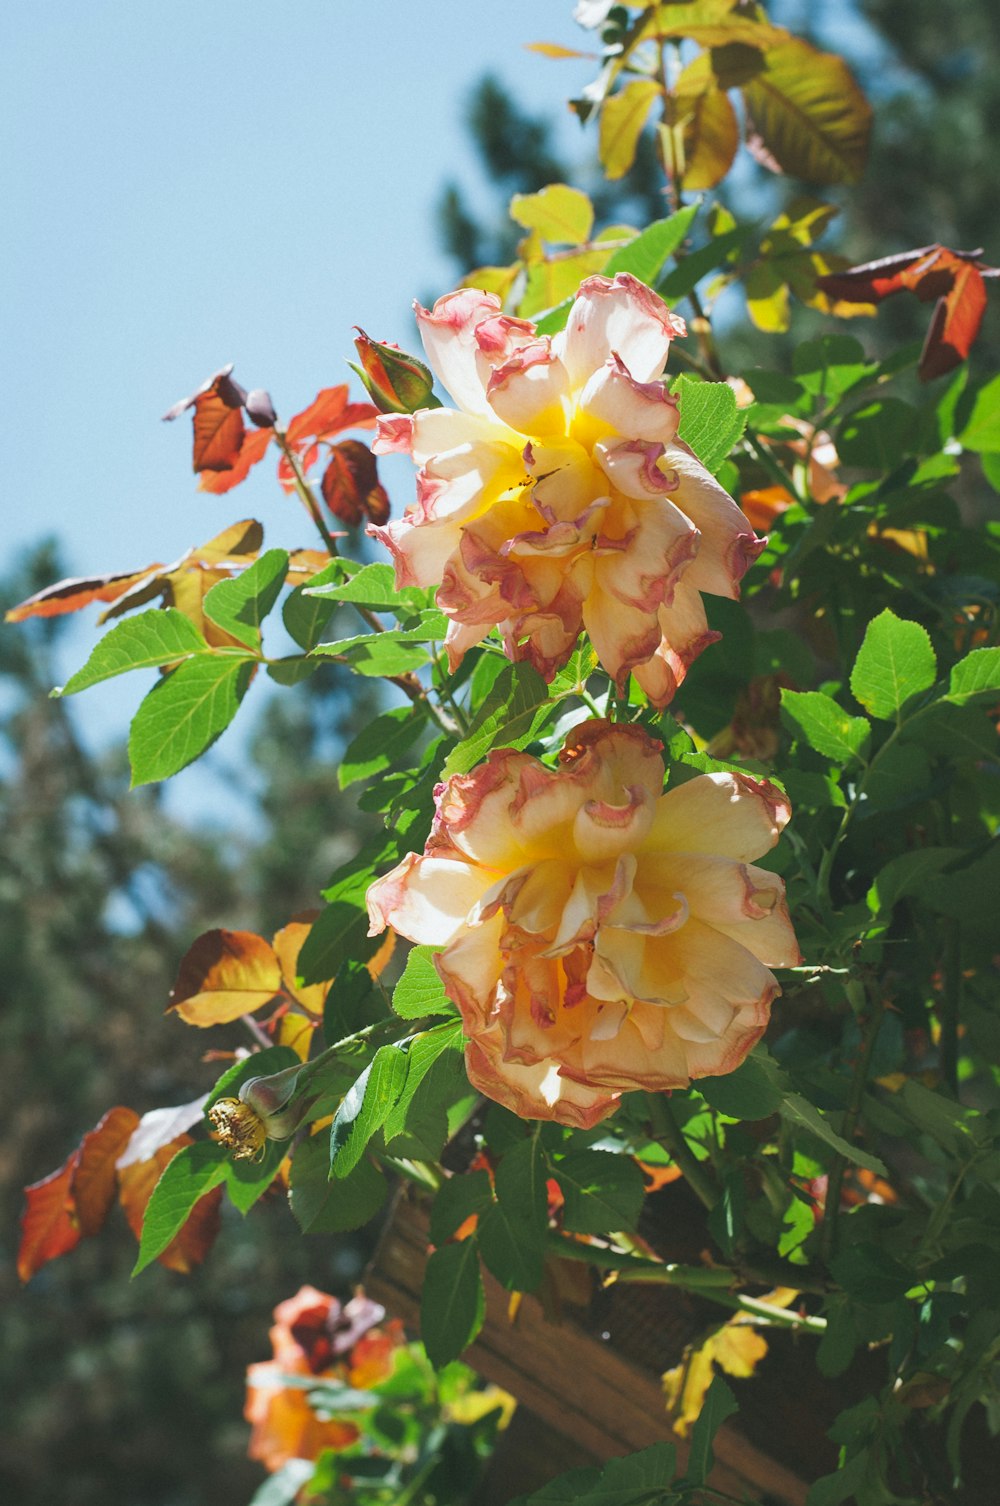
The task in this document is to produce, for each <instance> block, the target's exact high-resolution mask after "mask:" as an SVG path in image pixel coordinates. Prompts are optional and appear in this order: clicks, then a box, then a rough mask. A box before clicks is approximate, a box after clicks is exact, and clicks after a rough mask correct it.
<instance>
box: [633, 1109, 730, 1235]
mask: <svg viewBox="0 0 1000 1506" xmlns="http://www.w3.org/2000/svg"><path fill="white" fill-rule="evenodd" d="M646 1102H647V1103H648V1104H649V1117H650V1122H651V1124H652V1127H653V1135H654V1138H655V1139H656V1140H658V1141H659V1143H660V1144H661V1145H662V1146H663V1147H664V1149H665V1150H668V1151H669V1152H670V1157H671V1160H672V1161H673V1163H674V1165H675V1166H676V1167H677V1168H678V1170H679V1171H680V1173H681V1175H682V1176H683V1178H684V1180H685V1182H687V1184H688V1186H689V1187H690V1188H691V1191H692V1192H693V1193H694V1194H695V1195H696V1196H697V1198H698V1199H699V1201H700V1202H702V1203H703V1204H704V1206H705V1207H706V1208H708V1209H709V1211H711V1210H712V1209H713V1208H714V1207H715V1205H716V1203H717V1202H718V1193H717V1192H716V1189H715V1184H714V1182H713V1180H712V1176H711V1174H710V1172H709V1171H708V1170H707V1168H706V1167H705V1166H703V1165H702V1163H701V1162H700V1161H699V1160H698V1159H697V1157H696V1156H695V1154H694V1152H693V1151H692V1149H691V1147H690V1146H689V1145H688V1143H687V1140H686V1139H685V1138H684V1131H683V1130H682V1129H681V1127H680V1125H679V1124H678V1123H677V1120H676V1118H675V1116H674V1111H673V1109H672V1108H671V1106H670V1100H669V1098H668V1097H667V1096H666V1095H665V1094H663V1093H647V1094H646Z"/></svg>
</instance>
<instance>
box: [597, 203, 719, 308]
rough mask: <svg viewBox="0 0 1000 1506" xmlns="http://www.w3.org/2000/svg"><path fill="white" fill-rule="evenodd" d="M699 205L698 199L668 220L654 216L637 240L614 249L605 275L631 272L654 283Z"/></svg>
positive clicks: (683, 235)
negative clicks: (654, 218) (656, 218)
mask: <svg viewBox="0 0 1000 1506" xmlns="http://www.w3.org/2000/svg"><path fill="white" fill-rule="evenodd" d="M698 208H699V206H698V203H697V202H695V203H693V204H688V205H686V207H685V208H684V209H680V210H678V212H677V213H676V214H671V215H669V216H668V217H667V218H666V219H665V220H654V221H653V223H652V224H651V225H648V226H647V227H646V229H645V230H643V232H642V233H641V235H637V236H636V238H635V240H634V241H630V242H629V244H628V245H627V246H621V247H620V248H619V249H618V250H617V251H615V252H614V254H613V255H612V256H611V258H610V259H609V261H608V264H607V266H606V267H605V268H604V276H605V277H614V276H615V274H616V273H618V272H631V274H632V276H633V277H638V279H639V281H640V282H644V283H646V284H647V286H649V287H652V286H653V284H654V283H655V281H656V279H657V277H659V275H660V270H661V268H662V267H663V263H664V262H665V261H666V259H667V257H668V256H672V255H673V253H674V252H675V251H676V250H677V248H678V246H680V245H681V244H682V242H683V241H684V240H685V238H686V236H687V234H688V231H689V230H690V229H691V225H692V222H693V221H694V217H695V215H696V214H697V213H698Z"/></svg>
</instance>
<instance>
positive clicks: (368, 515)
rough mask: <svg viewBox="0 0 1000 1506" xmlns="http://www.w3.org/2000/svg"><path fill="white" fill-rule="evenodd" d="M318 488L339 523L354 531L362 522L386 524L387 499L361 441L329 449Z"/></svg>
mask: <svg viewBox="0 0 1000 1506" xmlns="http://www.w3.org/2000/svg"><path fill="white" fill-rule="evenodd" d="M321 487H322V491H323V500H324V502H325V503H326V505H327V507H328V508H329V509H330V511H331V512H332V513H333V515H334V517H336V518H339V519H340V520H341V522H342V523H347V524H348V525H349V526H350V527H352V528H357V527H358V525H359V524H361V523H363V522H364V521H365V519H368V520H369V521H370V522H372V523H387V522H388V520H389V498H388V496H387V495H386V491H385V488H384V487H383V486H381V485H380V484H379V479H378V466H377V464H376V461H375V456H374V455H373V454H372V452H371V450H370V449H369V448H368V446H367V445H366V444H362V443H361V441H360V439H344V440H342V441H341V442H340V444H335V445H332V446H331V448H330V462H329V464H328V466H327V468H326V470H325V471H324V472H323V480H322V482H321Z"/></svg>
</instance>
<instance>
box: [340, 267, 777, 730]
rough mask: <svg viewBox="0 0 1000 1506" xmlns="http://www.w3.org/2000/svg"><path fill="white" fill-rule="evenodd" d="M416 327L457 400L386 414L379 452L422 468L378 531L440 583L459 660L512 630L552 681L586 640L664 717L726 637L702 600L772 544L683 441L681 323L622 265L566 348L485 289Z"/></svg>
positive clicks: (425, 579) (401, 579) (514, 652)
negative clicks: (672, 382) (409, 501)
mask: <svg viewBox="0 0 1000 1506" xmlns="http://www.w3.org/2000/svg"><path fill="white" fill-rule="evenodd" d="M417 321H418V324H419V326H420V332H421V336H422V338H423V343H424V348H425V350H426V353H427V359H428V361H429V362H430V365H431V366H432V367H433V369H434V372H435V374H436V375H437V377H438V378H439V380H440V381H441V382H442V383H443V385H444V387H445V388H446V389H447V391H448V392H449V393H450V394H451V396H452V398H453V400H454V402H455V404H456V406H455V407H454V408H440V407H439V408H422V409H420V410H419V411H417V412H416V413H414V414H412V415H410V414H405V413H404V414H393V415H391V416H389V417H383V418H381V419H380V420H379V425H378V433H377V436H376V440H375V444H374V449H375V451H376V453H381V454H386V453H390V452H392V451H408V452H409V453H410V454H412V456H413V459H414V461H415V462H416V464H417V466H418V467H419V470H418V475H417V499H416V502H415V503H414V504H413V505H412V506H411V507H410V508H409V509H408V510H407V512H406V514H405V515H404V516H403V517H402V518H401V519H398V520H396V521H393V522H390V523H388V524H386V525H385V526H383V527H372V528H371V529H370V530H369V532H371V533H372V534H374V535H375V536H377V537H378V538H380V539H382V540H383V542H384V543H385V544H386V545H387V547H388V548H389V549H390V551H391V552H392V554H393V556H394V559H395V563H396V577H397V583H398V584H399V585H400V586H406V585H418V586H423V587H436V588H437V601H438V605H439V606H440V607H441V608H442V610H443V611H444V612H445V613H446V614H447V616H448V617H449V618H450V625H449V629H448V635H447V639H446V646H447V650H448V655H449V661H450V663H451V665H452V667H453V668H454V666H455V665H456V664H457V663H458V662H459V661H460V660H461V658H462V656H463V654H464V653H465V652H466V650H467V649H469V648H471V647H472V646H473V645H474V644H476V643H478V642H479V641H480V640H481V639H482V638H483V637H485V635H486V634H487V633H488V632H489V631H490V629H491V628H493V627H498V628H499V630H500V633H501V636H502V639H503V642H504V646H505V650H506V652H507V654H508V655H509V656H510V657H511V658H512V659H516V660H520V659H527V660H529V661H530V662H531V663H532V664H534V666H535V667H536V668H537V669H538V670H539V672H540V673H541V674H542V675H544V676H545V678H546V679H547V680H551V679H552V677H553V675H554V674H555V673H556V671H557V670H558V669H559V668H560V666H561V665H562V664H564V663H565V662H566V659H567V658H568V656H569V654H570V653H571V652H572V650H573V648H574V646H575V644H576V641H577V638H578V636H579V634H580V632H581V629H586V631H587V633H588V634H589V636H590V639H591V642H592V643H593V646H594V649H595V650H596V652H597V655H598V658H599V659H600V661H601V663H602V664H603V666H604V668H605V669H606V670H607V672H608V674H609V675H610V676H611V677H612V678H613V679H614V680H615V681H616V682H618V683H619V684H623V683H624V682H625V681H626V680H627V678H628V676H629V674H630V673H632V674H634V675H635V677H636V679H637V680H638V682H639V684H640V685H641V686H642V688H643V690H644V691H645V692H646V694H647V695H648V697H649V699H650V701H652V702H653V703H654V704H655V705H657V706H664V705H666V704H667V702H668V701H670V700H671V698H672V697H673V695H674V693H675V691H676V689H677V687H678V685H679V684H680V683H681V681H682V679H683V678H684V675H685V673H686V671H687V668H688V666H689V665H690V664H691V662H692V660H693V659H694V658H695V657H696V656H697V655H698V654H699V653H700V652H701V650H702V649H703V648H705V646H706V645H707V644H709V643H711V642H712V641H713V639H714V638H715V637H717V636H718V635H717V634H715V633H713V632H711V631H710V630H709V627H708V624H707V621H706V618H705V609H704V605H703V603H702V599H701V593H702V592H703V591H707V592H710V593H713V594H716V595H721V596H728V597H735V596H737V595H738V592H739V581H740V578H741V577H742V575H743V574H744V572H745V571H746V569H747V567H748V565H749V564H750V563H751V562H752V561H753V560H754V559H755V558H756V556H757V555H758V553H759V552H760V550H761V549H762V548H763V540H761V539H758V538H757V537H756V535H755V534H754V532H753V529H752V527H751V526H750V523H749V522H748V520H747V518H746V517H745V516H744V514H743V513H742V512H741V511H740V509H739V508H738V507H737V505H736V503H735V502H734V501H733V499H732V498H731V497H730V496H729V494H728V492H726V491H724V490H723V488H722V487H721V486H720V485H719V484H718V482H717V481H716V480H715V479H714V478H713V476H712V475H711V474H710V473H709V471H708V470H707V469H706V468H705V467H704V466H703V465H702V464H701V462H700V461H699V460H698V458H697V456H696V455H695V454H694V452H693V451H692V450H691V449H690V448H689V447H688V446H687V445H686V444H684V443H683V442H682V441H681V440H679V439H678V435H677V430H678V409H677V401H676V399H675V398H674V397H673V396H671V394H669V393H668V392H667V391H666V389H665V387H664V385H663V382H662V381H661V378H662V376H663V371H664V367H665V364H666V359H667V352H668V349H669V346H670V342H671V339H672V338H673V337H674V336H675V335H680V334H683V333H684V324H683V321H682V320H680V319H678V318H677V317H676V316H675V315H674V314H672V313H671V312H670V311H669V310H668V309H667V307H666V305H665V304H664V303H663V302H662V300H661V299H659V298H658V297H657V296H656V294H655V293H653V292H651V290H650V289H649V288H647V287H646V286H645V285H644V284H643V283H641V282H639V281H638V280H637V279H636V278H634V277H631V276H629V275H627V274H624V273H619V274H618V276H616V277H615V278H614V280H610V279H609V278H606V277H589V278H587V280H586V281H585V282H584V283H583V285H582V286H581V288H580V292H579V295H578V296H577V298H576V301H575V302H574V304H573V307H572V309H571V310H570V314H569V317H568V320H567V324H566V328H565V330H564V331H562V332H561V333H559V334H557V335H555V336H553V337H552V338H549V337H547V336H539V335H538V334H537V333H536V329H535V326H534V324H532V323H530V322H528V321H526V320H523V319H514V318H508V317H506V316H505V315H503V314H501V313H500V303H499V301H498V299H497V298H496V297H495V296H494V295H493V294H490V293H481V292H476V291H474V290H470V289H466V290H462V291H459V292H457V293H450V294H448V295H447V296H446V297H444V298H440V299H438V301H437V303H436V304H435V305H434V308H433V310H430V311H428V310H426V309H422V308H420V307H419V306H418V307H417Z"/></svg>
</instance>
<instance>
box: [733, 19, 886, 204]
mask: <svg viewBox="0 0 1000 1506" xmlns="http://www.w3.org/2000/svg"><path fill="white" fill-rule="evenodd" d="M743 94H744V99H745V100H746V106H747V112H748V116H749V121H748V124H749V126H750V127H751V130H750V134H749V136H748V145H749V146H750V149H751V151H753V152H754V154H755V156H756V157H757V158H758V160H759V161H761V162H763V163H764V165H765V166H767V167H770V168H772V169H777V170H778V171H780V172H784V173H788V174H789V175H790V176H792V177H795V178H803V179H804V180H805V181H806V182H807V183H856V182H857V181H858V179H859V178H860V177H861V173H862V170H863V169H864V165H865V160H866V158H867V156H868V137H869V133H870V130H871V116H872V111H871V106H870V105H869V103H868V101H867V99H866V98H865V96H864V94H862V92H861V90H860V89H859V87H858V85H857V84H856V83H855V80H854V76H853V74H852V73H851V71H850V69H849V68H848V66H847V64H846V63H845V62H844V61H843V59H842V58H839V57H837V56H836V55H835V54H834V53H830V52H820V51H818V49H817V48H815V47H813V46H812V45H811V44H810V43H809V42H805V41H803V40H802V38H801V37H793V36H788V35H786V36H784V37H783V38H782V39H781V40H780V41H778V42H777V43H776V44H775V45H773V46H771V47H769V48H768V50H767V52H766V53H765V56H764V68H763V70H762V71H761V72H760V73H759V74H757V76H756V77H755V78H753V79H751V80H750V82H749V83H748V84H747V85H746V87H745V88H744V91H743Z"/></svg>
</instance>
